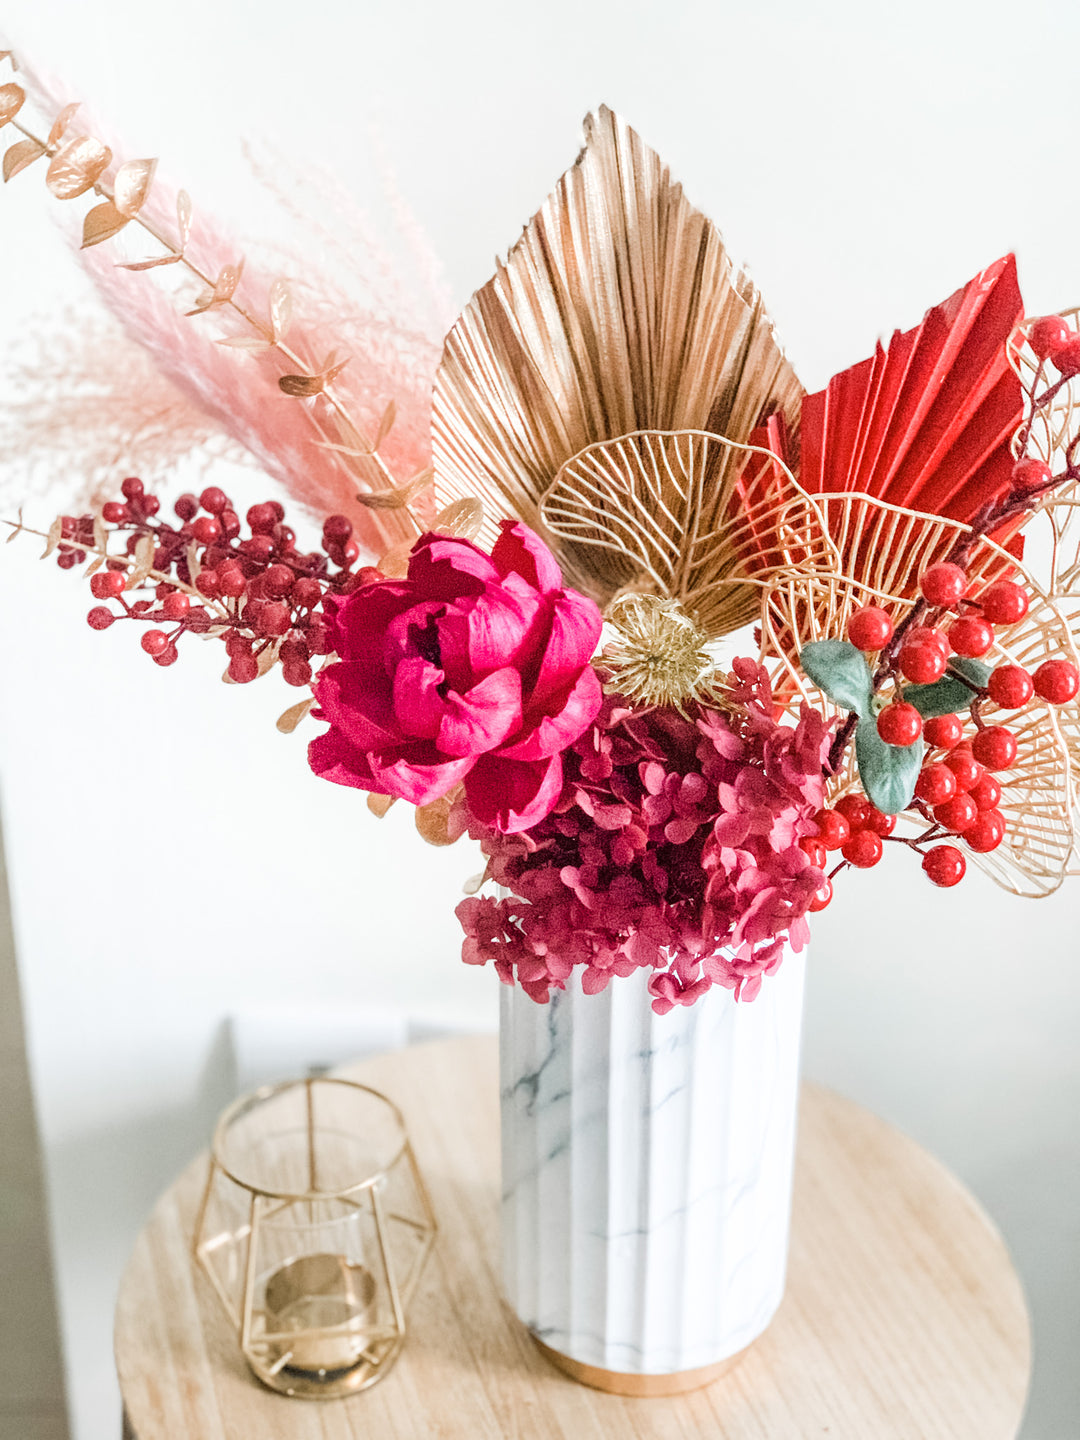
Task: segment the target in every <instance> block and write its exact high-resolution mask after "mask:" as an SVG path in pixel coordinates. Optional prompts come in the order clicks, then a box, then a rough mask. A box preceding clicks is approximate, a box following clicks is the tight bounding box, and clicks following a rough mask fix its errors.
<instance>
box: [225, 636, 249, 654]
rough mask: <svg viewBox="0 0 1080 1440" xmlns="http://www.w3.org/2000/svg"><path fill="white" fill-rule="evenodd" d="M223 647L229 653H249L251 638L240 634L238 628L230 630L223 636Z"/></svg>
mask: <svg viewBox="0 0 1080 1440" xmlns="http://www.w3.org/2000/svg"><path fill="white" fill-rule="evenodd" d="M225 649H226V651H227V652H228V654H229V655H231V656H233V657H234V658H235V656H237V655H250V654H251V640H250V638H249V637H248V636H247V635H241V634H240V632H239V630H230V631H229V633H228V634H227V635H226V636H225Z"/></svg>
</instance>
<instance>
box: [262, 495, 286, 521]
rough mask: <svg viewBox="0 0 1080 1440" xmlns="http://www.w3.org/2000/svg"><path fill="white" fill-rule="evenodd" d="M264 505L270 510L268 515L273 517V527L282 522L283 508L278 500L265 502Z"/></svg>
mask: <svg viewBox="0 0 1080 1440" xmlns="http://www.w3.org/2000/svg"><path fill="white" fill-rule="evenodd" d="M266 503H267V506H268V507H269V509H270V513H271V514H272V515H273V517H274V524H275V525H277V524H279V523H280V522H281V521H282V520H284V519H285V506H284V505H282V503H281V501H280V500H267V502H266Z"/></svg>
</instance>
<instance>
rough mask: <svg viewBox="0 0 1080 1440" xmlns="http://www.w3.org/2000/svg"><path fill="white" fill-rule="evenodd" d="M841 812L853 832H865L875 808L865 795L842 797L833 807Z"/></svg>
mask: <svg viewBox="0 0 1080 1440" xmlns="http://www.w3.org/2000/svg"><path fill="white" fill-rule="evenodd" d="M833 808H834V809H836V810H839V812H840V814H841V815H843V817H844V819H845V820H846V821H847V822H848V824H849V825H850V826H851V829H852V831H855V830H864V829H865V828H866V821H867V819H868V817H869V815H870V811H871V810H872V809H873V808H874V807H873V806H872V805H871V804H870V801H869V800H867V798H866V796H865V795H855V794H851V795H841V797H840V799H839V800H837V802H836V804H835V806H834V807H833Z"/></svg>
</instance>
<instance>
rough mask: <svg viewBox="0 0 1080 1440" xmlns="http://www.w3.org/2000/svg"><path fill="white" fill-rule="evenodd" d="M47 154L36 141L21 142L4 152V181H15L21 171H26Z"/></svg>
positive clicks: (10, 146)
mask: <svg viewBox="0 0 1080 1440" xmlns="http://www.w3.org/2000/svg"><path fill="white" fill-rule="evenodd" d="M44 154H45V148H44V146H42V145H40V144H39V143H38V142H37V141H36V140H19V141H17V142H16V144H14V145H9V146H8V148H7V149H6V150H5V151H4V180H5V182H6V181H8V180H12V179H14V177H15V176H16V175H18V173H19V171H20V170H25V169H26V167H27V166H28V165H32V164H33V163H34V161H35V160H40V159H41V157H42V155H44Z"/></svg>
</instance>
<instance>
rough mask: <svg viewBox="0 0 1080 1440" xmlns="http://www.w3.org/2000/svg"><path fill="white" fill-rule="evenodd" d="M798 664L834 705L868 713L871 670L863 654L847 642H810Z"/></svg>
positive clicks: (800, 656)
mask: <svg viewBox="0 0 1080 1440" xmlns="http://www.w3.org/2000/svg"><path fill="white" fill-rule="evenodd" d="M799 663H800V664H801V665H802V668H803V669H804V670H805V671H806V673H807V675H809V677H810V679H811V680H812V681H813V682H814V684H815V685H816V686H817V687H818V689H819V690H824V691H825V694H826V695H827V696H828V697H829V699H830V700H831V701H832V702H833V704H834V705H840V706H842V707H843V708H844V709H845V710H854V711H855V712H856V713H857V714H859V715H868V714H869V713H870V694H871V691H870V686H871V675H870V667H869V665H867V663H866V657H865V656H864V655H863V653H862V651H861V650H856V648H855V646H854V645H851V644H849V643H848V641H847V640H811V642H810V643H809V645H804V646H803V648H802V653H801V654H800V655H799Z"/></svg>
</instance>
